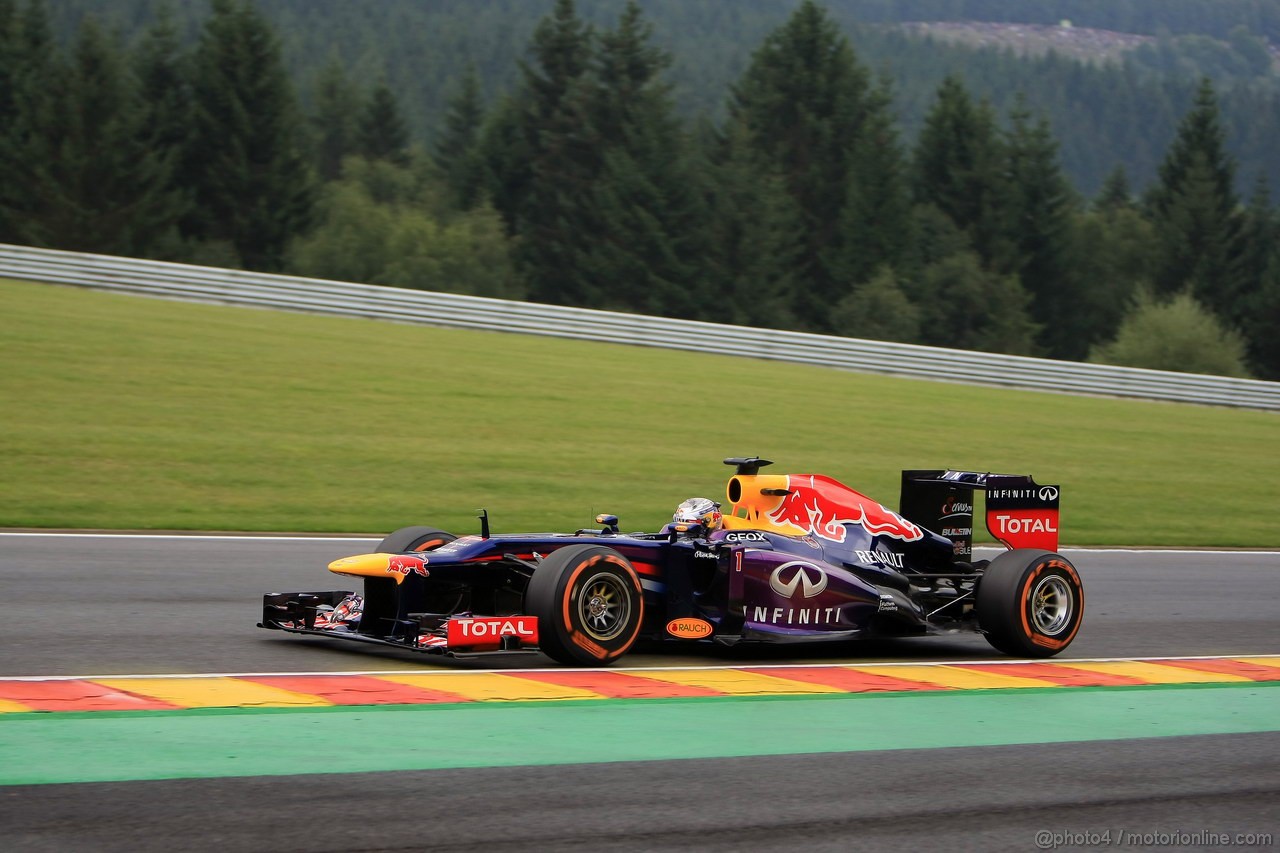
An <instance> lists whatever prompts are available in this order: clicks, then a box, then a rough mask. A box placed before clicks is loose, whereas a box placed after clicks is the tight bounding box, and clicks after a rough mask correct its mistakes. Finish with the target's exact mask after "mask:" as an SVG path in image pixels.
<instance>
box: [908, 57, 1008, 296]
mask: <svg viewBox="0 0 1280 853" xmlns="http://www.w3.org/2000/svg"><path fill="white" fill-rule="evenodd" d="M1004 161H1005V152H1004V150H1003V146H1002V144H1001V140H1000V137H999V133H998V131H997V127H996V120H995V113H994V111H993V110H992V109H991V107H990V105H988V104H986V103H981V104H975V103H974V102H973V99H972V98H971V97H970V96H969V92H968V90H967V89H966V88H965V87H964V84H963V83H962V82H961V81H960V79H959V78H958V77H955V76H948V77H947V78H946V79H944V80H943V81H942V84H941V85H940V86H939V87H938V92H937V97H936V98H935V100H934V103H933V106H932V107H931V108H930V109H929V112H928V114H927V115H926V116H925V120H924V126H923V128H922V129H921V131H920V137H919V140H918V141H917V144H916V151H915V198H916V201H917V202H918V203H922V204H932V205H934V206H936V207H937V208H938V209H939V210H941V211H942V212H943V213H944V214H946V215H947V216H948V217H950V218H951V221H952V222H954V223H955V224H956V226H957V227H958V228H959V229H960V230H961V231H963V232H964V233H965V234H966V235H968V237H969V240H970V242H971V243H972V245H973V248H974V249H975V250H976V251H977V252H978V255H979V257H980V258H981V259H982V262H983V265H984V266H987V267H988V268H990V269H995V270H1003V271H1009V270H1010V268H1011V267H1012V265H1013V263H1012V262H1013V257H1012V256H1013V247H1012V246H1011V245H1010V243H1009V241H1008V239H1007V231H1006V227H1005V217H1006V210H1007V206H1008V186H1007V182H1006V180H1005V176H1004V174H1003V164H1004Z"/></svg>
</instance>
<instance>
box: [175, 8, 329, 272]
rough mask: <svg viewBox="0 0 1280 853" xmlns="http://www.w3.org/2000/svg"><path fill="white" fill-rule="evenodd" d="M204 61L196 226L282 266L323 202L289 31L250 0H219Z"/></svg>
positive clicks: (203, 236)
mask: <svg viewBox="0 0 1280 853" xmlns="http://www.w3.org/2000/svg"><path fill="white" fill-rule="evenodd" d="M194 65H195V72H194V76H193V78H192V79H193V81H194V93H193V96H194V97H193V100H194V112H193V116H192V126H193V127H192V134H191V141H190V143H189V145H188V147H187V155H186V158H185V163H184V169H185V170H186V175H187V176H188V178H189V180H190V181H191V185H192V186H193V187H194V188H195V208H194V211H193V214H192V216H191V217H189V221H188V222H187V225H186V231H187V234H188V235H189V236H190V237H192V238H194V239H196V240H201V241H215V242H220V243H223V244H226V245H229V246H230V247H231V248H232V250H233V251H234V253H235V256H236V258H238V260H239V262H240V263H241V264H243V265H244V266H246V267H248V268H250V269H259V270H276V269H279V268H280V266H281V263H282V261H283V256H284V250H285V246H286V245H287V243H288V241H289V239H290V238H291V237H293V236H294V235H295V234H297V233H299V232H300V231H301V230H302V229H303V228H304V227H305V226H306V225H307V223H308V222H309V220H310V216H311V207H312V203H313V188H312V178H311V175H310V172H309V170H308V168H307V164H306V159H305V156H304V153H303V148H302V141H301V140H302V136H303V128H302V122H301V118H300V117H299V114H298V111H297V106H296V104H295V101H294V95H293V90H292V88H291V87H290V85H289V80H288V78H287V77H286V75H285V72H284V66H283V63H282V60H281V55H280V43H279V40H278V39H277V37H276V35H275V34H274V32H273V31H272V30H271V28H270V26H269V25H268V24H267V22H266V21H265V20H264V19H263V18H262V16H261V15H260V14H259V13H258V12H257V10H256V9H255V8H254V7H253V5H252V4H251V2H249V0H212V14H211V15H210V16H209V18H208V20H207V21H206V22H205V26H204V31H203V32H202V34H201V37H200V43H199V45H198V46H197V48H196V53H195V61H194Z"/></svg>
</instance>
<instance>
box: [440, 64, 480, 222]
mask: <svg viewBox="0 0 1280 853" xmlns="http://www.w3.org/2000/svg"><path fill="white" fill-rule="evenodd" d="M483 124H484V105H483V104H482V103H481V101H480V79H479V77H478V76H477V75H476V69H475V66H474V65H468V66H467V70H466V72H465V73H464V74H463V75H462V82H461V84H460V85H459V88H458V91H457V93H456V94H455V95H454V96H453V97H452V98H450V99H449V109H448V112H447V114H446V115H445V127H444V133H443V134H442V135H441V137H440V141H439V142H438V143H437V145H436V148H435V151H434V152H433V153H432V160H434V162H435V164H436V167H437V168H438V169H439V170H440V174H441V175H443V176H444V180H445V184H446V185H447V186H448V188H449V194H450V196H451V201H452V202H453V205H454V206H455V207H457V208H458V209H459V210H470V209H471V208H473V207H475V206H476V205H477V204H478V203H479V202H480V200H481V198H482V196H483V193H484V183H485V175H484V161H483V158H482V153H481V147H480V138H481V129H482V126H483Z"/></svg>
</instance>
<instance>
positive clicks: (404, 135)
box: [356, 79, 409, 166]
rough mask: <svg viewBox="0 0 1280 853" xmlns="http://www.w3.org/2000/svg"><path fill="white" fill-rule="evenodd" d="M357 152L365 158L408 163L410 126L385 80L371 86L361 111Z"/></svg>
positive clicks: (398, 163) (357, 135)
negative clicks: (371, 90) (407, 124)
mask: <svg viewBox="0 0 1280 853" xmlns="http://www.w3.org/2000/svg"><path fill="white" fill-rule="evenodd" d="M356 151H357V153H359V154H360V155H361V156H362V157H364V158H366V159H368V160H386V161H387V162H389V163H394V164H395V165H397V166H407V165H409V128H408V127H407V126H406V125H405V123H404V118H403V117H401V115H400V105H399V104H398V103H397V102H396V96H395V93H393V92H392V91H391V86H390V85H388V83H387V81H386V80H385V79H384V80H381V81H379V83H378V85H377V86H375V87H374V88H373V92H372V93H371V94H370V96H369V100H368V101H367V102H366V103H365V107H364V110H363V111H362V112H361V114H360V124H359V127H358V128H357V130H356Z"/></svg>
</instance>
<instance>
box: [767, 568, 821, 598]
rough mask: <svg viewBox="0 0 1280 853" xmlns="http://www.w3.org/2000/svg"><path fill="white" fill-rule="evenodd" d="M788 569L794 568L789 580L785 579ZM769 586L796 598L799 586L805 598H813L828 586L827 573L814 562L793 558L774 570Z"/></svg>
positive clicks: (779, 593)
mask: <svg viewBox="0 0 1280 853" xmlns="http://www.w3.org/2000/svg"><path fill="white" fill-rule="evenodd" d="M787 569H792V570H793V571H792V572H791V573H790V575H791V577H790V579H789V580H783V576H784V575H785V574H787ZM810 573H812V574H810ZM769 587H770V588H771V589H772V590H773V591H774V592H776V593H777V594H778V595H781V596H785V597H787V598H794V597H795V594H796V588H797V587H799V589H800V593H801V595H802V596H803V597H804V598H813V597H814V596H815V595H819V594H821V592H822V591H823V590H824V589H826V588H827V573H826V572H824V571H823V570H822V569H820V568H818V567H817V566H815V565H813V564H812V563H802V562H800V561H799V560H792V561H791V562H790V563H783V564H782V565H781V566H778V568H776V569H774V570H773V574H771V575H769Z"/></svg>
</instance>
